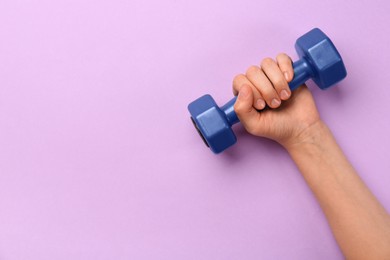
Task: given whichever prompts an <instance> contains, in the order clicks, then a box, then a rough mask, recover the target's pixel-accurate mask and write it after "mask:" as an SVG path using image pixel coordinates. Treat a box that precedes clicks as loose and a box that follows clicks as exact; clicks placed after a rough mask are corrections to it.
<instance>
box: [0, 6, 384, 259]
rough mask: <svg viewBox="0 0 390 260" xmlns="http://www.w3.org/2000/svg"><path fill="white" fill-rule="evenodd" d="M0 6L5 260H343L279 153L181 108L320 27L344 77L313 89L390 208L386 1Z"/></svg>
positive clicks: (226, 86) (0, 204) (224, 93)
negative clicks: (216, 146)
mask: <svg viewBox="0 0 390 260" xmlns="http://www.w3.org/2000/svg"><path fill="white" fill-rule="evenodd" d="M300 3H301V4H299V5H297V4H295V3H294V1H287V0H286V1H246V0H244V1H242V0H240V1H211V2H210V1H205V0H200V1H191V2H190V1H179V0H177V1H157V0H155V1H140V0H137V1H120V0H112V1H92V0H91V1H88V0H73V1H71V0H68V1H65V0H57V1H51V0H46V1H44V0H39V1H28V0H25V1H17V0H2V1H1V2H0V33H1V38H0V259H2V260H3V259H6V260H8V259H170V260H173V259H213V260H214V259H342V255H341V253H340V250H339V248H338V246H337V244H336V242H335V241H334V239H333V237H332V234H331V231H330V229H329V227H328V225H327V223H326V220H325V218H324V215H323V213H322V212H321V209H320V208H319V206H318V204H317V202H316V201H315V199H314V198H313V196H312V194H311V192H310V190H309V189H308V188H307V186H306V185H305V183H304V181H303V179H302V177H301V176H300V174H299V172H298V171H297V169H296V167H295V166H294V164H293V163H292V161H291V160H290V159H289V157H288V155H287V154H286V152H285V151H284V150H283V149H282V148H281V147H279V146H278V145H277V144H275V143H274V142H271V141H267V140H264V139H260V138H255V137H252V136H249V135H248V134H246V133H245V132H244V131H243V130H242V128H241V127H240V126H238V127H236V130H237V131H236V132H237V135H238V139H239V140H238V143H237V144H236V145H235V146H234V148H232V149H230V150H229V151H228V152H226V153H224V154H222V155H219V156H216V155H213V154H212V153H211V152H210V151H208V150H207V149H206V148H205V147H204V145H203V143H202V142H201V140H200V138H199V137H198V135H197V134H196V132H195V130H194V129H193V126H192V124H191V122H190V120H189V115H188V112H187V109H186V106H187V104H188V103H189V102H191V101H192V100H194V99H195V98H197V97H199V96H200V95H203V94H205V93H210V94H212V95H213V96H214V97H215V98H216V100H217V102H218V103H219V104H222V103H223V102H225V101H227V100H228V99H229V98H231V96H232V93H231V82H232V79H233V77H234V75H236V74H238V73H241V72H244V71H245V69H246V68H247V67H248V66H249V65H251V64H258V63H259V62H260V60H261V59H262V58H264V57H266V56H271V57H275V56H276V54H277V53H279V52H282V51H283V52H287V53H289V54H290V55H291V56H292V57H293V58H294V59H295V58H296V54H295V51H294V48H293V44H294V42H295V39H296V38H297V37H299V36H300V35H302V34H303V33H305V32H307V31H308V30H310V29H311V28H313V27H319V28H321V29H323V30H324V31H325V32H326V33H327V34H328V35H329V36H330V37H331V38H332V39H333V41H334V43H335V44H336V46H337V47H338V49H339V51H340V53H341V54H342V56H343V57H344V60H345V64H346V66H347V69H348V72H349V75H348V78H347V79H346V80H345V81H343V82H342V83H341V84H339V85H338V86H337V87H336V88H333V89H331V90H329V91H326V92H322V91H320V90H317V89H314V88H312V89H313V93H314V95H315V98H316V100H317V104H318V107H319V110H320V112H321V115H322V117H323V119H324V121H326V122H327V123H328V125H329V127H330V128H331V129H332V130H333V132H334V134H335V136H336V138H337V140H338V141H339V143H340V145H341V146H342V147H343V149H344V151H345V153H346V154H347V156H348V157H349V158H350V160H351V162H352V163H353V164H354V166H355V167H356V169H357V170H358V172H359V173H360V175H361V176H362V178H363V179H364V180H365V181H366V183H367V185H368V186H369V187H370V188H371V189H372V191H373V192H374V194H375V195H376V196H377V197H378V199H379V200H380V201H381V202H382V203H383V204H384V206H385V207H386V208H387V209H388V210H390V189H389V187H388V186H389V183H390V175H389V173H390V171H389V170H390V160H389V156H388V148H389V146H390V138H389V137H388V134H389V132H390V122H389V121H390V120H389V115H388V114H389V109H390V105H389V100H390V94H389V83H388V81H389V77H388V75H389V69H388V63H389V58H390V51H389V46H390V37H389V34H390V31H389V27H388V25H389V24H390V16H389V12H390V4H389V3H390V2H388V1H385V0H383V1H367V0H365V1H336V0H329V1H313V0H304V1H300Z"/></svg>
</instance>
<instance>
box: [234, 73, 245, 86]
mask: <svg viewBox="0 0 390 260" xmlns="http://www.w3.org/2000/svg"><path fill="white" fill-rule="evenodd" d="M244 78H245V75H244V74H238V75H236V76H235V77H234V78H233V85H238V84H239V83H240V82H241V81H242V80H243V79H244Z"/></svg>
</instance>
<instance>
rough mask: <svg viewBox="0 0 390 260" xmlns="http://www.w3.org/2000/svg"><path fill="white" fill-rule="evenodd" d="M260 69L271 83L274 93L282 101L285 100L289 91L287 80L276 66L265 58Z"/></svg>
mask: <svg viewBox="0 0 390 260" xmlns="http://www.w3.org/2000/svg"><path fill="white" fill-rule="evenodd" d="M261 68H262V70H263V71H264V72H265V74H266V75H267V77H268V79H269V80H270V81H271V82H272V85H273V87H274V89H275V91H276V92H277V93H278V95H279V97H280V98H281V99H282V100H287V99H288V98H289V97H290V95H291V91H290V88H289V86H288V84H287V79H286V77H285V75H283V73H282V71H281V70H280V68H279V66H278V64H276V62H275V61H274V60H273V59H271V58H266V59H264V60H263V61H262V62H261Z"/></svg>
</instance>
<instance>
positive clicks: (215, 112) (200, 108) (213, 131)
mask: <svg viewBox="0 0 390 260" xmlns="http://www.w3.org/2000/svg"><path fill="white" fill-rule="evenodd" d="M188 110H189V111H190V114H191V119H192V122H193V123H194V126H195V128H196V129H197V130H198V133H199V134H200V136H201V137H202V139H203V141H204V143H205V144H206V145H207V146H208V147H210V149H211V150H212V151H213V152H214V153H220V152H222V151H223V150H225V149H226V148H228V147H229V146H231V145H233V144H234V143H235V142H236V141H237V139H236V136H235V135H234V132H233V130H232V128H231V126H232V124H231V122H229V120H228V117H227V115H226V114H225V112H224V111H223V110H222V109H221V108H219V107H218V105H217V104H216V103H215V101H214V99H213V98H212V97H211V96H210V95H204V96H202V97H200V98H198V99H197V100H195V101H193V102H191V103H190V104H189V105H188ZM232 123H233V122H232ZM234 123H235V122H234Z"/></svg>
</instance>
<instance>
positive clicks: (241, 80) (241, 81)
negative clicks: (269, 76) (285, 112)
mask: <svg viewBox="0 0 390 260" xmlns="http://www.w3.org/2000/svg"><path fill="white" fill-rule="evenodd" d="M244 85H247V86H249V87H250V88H251V89H252V93H253V101H252V102H253V106H254V107H255V108H256V109H259V110H261V109H263V108H264V107H265V101H264V99H263V98H262V96H261V94H260V92H259V91H258V90H257V88H256V87H255V86H254V85H253V84H252V82H250V81H249V79H248V78H247V77H246V76H245V75H243V74H239V75H237V76H236V77H234V79H233V93H234V95H235V96H237V94H238V92H239V91H240V89H241V87H242V86H244Z"/></svg>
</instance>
